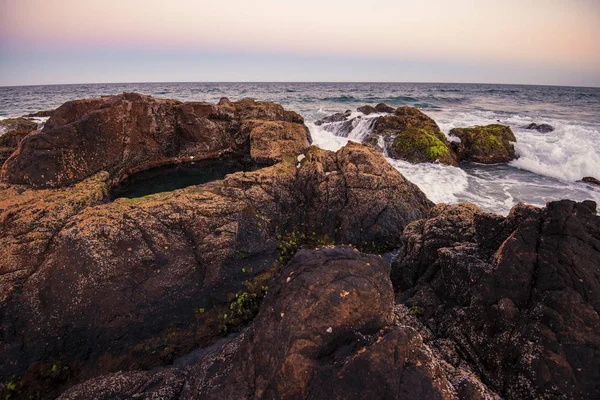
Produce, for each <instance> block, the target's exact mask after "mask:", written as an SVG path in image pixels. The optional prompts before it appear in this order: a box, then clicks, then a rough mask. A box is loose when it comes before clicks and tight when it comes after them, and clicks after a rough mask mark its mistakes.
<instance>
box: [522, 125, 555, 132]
mask: <svg viewBox="0 0 600 400" xmlns="http://www.w3.org/2000/svg"><path fill="white" fill-rule="evenodd" d="M525 129H533V130H536V131H538V132H541V133H548V132H552V131H553V130H554V127H552V126H551V125H548V124H539V125H538V124H536V123H531V124H529V125H527V126H526V127H525Z"/></svg>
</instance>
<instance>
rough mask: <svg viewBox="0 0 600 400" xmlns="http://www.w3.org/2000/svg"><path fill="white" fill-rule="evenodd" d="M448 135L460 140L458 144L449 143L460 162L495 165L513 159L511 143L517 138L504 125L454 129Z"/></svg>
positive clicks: (513, 149)
mask: <svg viewBox="0 0 600 400" xmlns="http://www.w3.org/2000/svg"><path fill="white" fill-rule="evenodd" d="M449 135H450V136H455V137H457V138H459V139H460V142H451V146H452V148H453V150H454V151H455V152H456V154H457V155H458V159H459V160H460V161H473V162H477V163H482V164H497V163H506V162H509V161H512V160H514V159H515V148H514V146H513V144H512V143H513V142H516V141H517V138H515V135H514V133H513V132H512V130H511V129H510V127H508V126H506V125H500V124H492V125H486V126H475V127H473V128H454V129H452V130H451V131H450V133H449Z"/></svg>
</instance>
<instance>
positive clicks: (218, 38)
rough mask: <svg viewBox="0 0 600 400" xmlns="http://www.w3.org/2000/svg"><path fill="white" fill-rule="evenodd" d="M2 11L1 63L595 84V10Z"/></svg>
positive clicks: (341, 4)
mask: <svg viewBox="0 0 600 400" xmlns="http://www.w3.org/2000/svg"><path fill="white" fill-rule="evenodd" d="M0 11H1V14H2V17H1V20H0V38H1V42H0V54H1V55H2V58H3V59H10V57H11V56H12V55H13V54H21V55H22V53H23V52H26V51H27V50H28V49H31V51H32V52H35V51H40V50H45V49H47V50H48V51H52V50H55V51H57V52H64V53H74V52H78V51H80V52H81V51H83V50H90V49H94V48H97V49H101V50H107V49H109V50H110V49H112V50H114V51H127V50H128V49H132V50H137V51H142V50H143V51H145V52H146V53H152V52H153V51H154V52H156V53H161V52H162V53H163V54H164V53H168V52H174V53H180V54H186V53H211V52H217V53H218V52H221V53H235V54H252V53H260V54H270V55H273V56H277V55H281V56H306V57H346V58H347V57H352V58H364V59H385V60H401V61H407V60H408V61H411V62H412V61H422V62H425V63H427V62H429V63H436V62H439V63H462V64H478V65H487V64H489V65H492V64H494V63H499V64H501V65H502V66H503V68H505V69H510V68H511V66H514V67H518V68H535V67H537V68H547V69H551V68H554V69H564V70H569V71H572V72H571V73H574V72H575V71H582V73H585V74H588V75H590V76H595V77H597V78H598V81H600V76H599V75H600V41H598V40H597V38H598V37H600V3H599V2H595V1H593V0H575V1H571V2H564V1H559V0H530V1H527V2H522V1H517V0H505V1H502V2H482V1H474V0H456V1H453V2H445V1H443V2H442V1H431V0H429V1H422V2H406V1H398V0H396V1H389V0H384V1H380V2H378V3H377V6H376V7H375V6H373V7H370V6H369V7H368V6H366V5H365V3H364V2H355V1H342V0H330V1H323V0H321V1H317V0H306V1H304V2H301V3H298V2H284V1H276V0H258V1H255V2H243V1H236V0H232V1H229V2H214V1H211V2H208V1H191V0H180V1H172V2H166V1H160V0H145V1H142V0H129V1H112V0H105V1H97V0H90V1H81V0H79V1H76V0H63V1H40V0H21V1H11V0H0ZM2 63H3V62H2V61H0V68H2ZM67 67H68V66H67ZM0 72H2V70H0ZM508 72H510V71H508ZM3 73H4V72H3ZM374 73H376V71H374ZM509 75H510V74H509ZM440 76H441V77H444V71H443V70H440ZM316 79H318V77H316ZM446 79H449V78H446ZM4 80H5V79H2V81H4ZM165 80H168V77H165Z"/></svg>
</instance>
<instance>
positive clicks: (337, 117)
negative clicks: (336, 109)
mask: <svg viewBox="0 0 600 400" xmlns="http://www.w3.org/2000/svg"><path fill="white" fill-rule="evenodd" d="M350 114H352V111H350V110H346V111H344V112H343V113H335V114H333V115H330V116H328V117H325V118H322V119H320V120H318V121H316V122H315V125H317V126H320V125H323V124H330V123H332V122H342V121H346V120H347V119H348V118H349V117H350Z"/></svg>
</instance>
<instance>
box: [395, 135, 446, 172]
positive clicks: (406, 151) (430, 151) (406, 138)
mask: <svg viewBox="0 0 600 400" xmlns="http://www.w3.org/2000/svg"><path fill="white" fill-rule="evenodd" d="M391 150H393V151H391V152H390V153H391V154H392V153H393V155H394V156H395V157H394V158H399V159H402V160H406V161H409V162H413V163H421V162H435V161H439V162H442V163H444V164H456V158H455V156H454V154H453V153H452V151H451V150H450V148H449V147H448V144H447V141H446V138H445V137H444V134H443V133H441V132H439V131H435V130H433V129H426V128H408V129H405V130H404V131H402V132H401V133H399V134H398V135H397V136H396V137H395V139H394V142H393V144H392V147H391Z"/></svg>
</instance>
